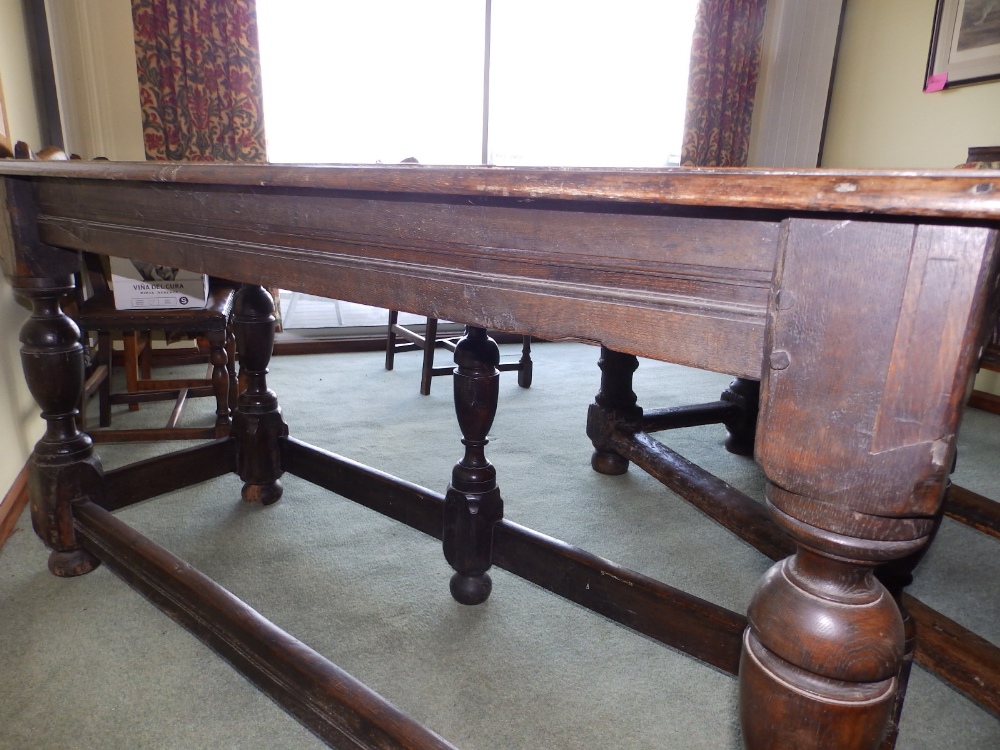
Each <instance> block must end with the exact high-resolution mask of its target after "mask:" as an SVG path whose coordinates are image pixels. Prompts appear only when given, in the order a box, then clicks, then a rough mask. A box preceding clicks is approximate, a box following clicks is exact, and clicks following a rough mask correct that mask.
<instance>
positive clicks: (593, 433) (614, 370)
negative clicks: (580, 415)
mask: <svg viewBox="0 0 1000 750" xmlns="http://www.w3.org/2000/svg"><path fill="white" fill-rule="evenodd" d="M597 365H598V367H600V368H601V389H600V391H598V393H597V396H596V397H595V398H594V403H593V404H591V405H590V408H589V409H588V411H587V437H589V438H590V441H591V442H592V443H593V444H594V453H593V455H592V456H591V458H590V465H591V467H592V468H593V469H594V471H596V472H597V473H599V474H609V475H611V476H617V475H619V474H624V473H625V472H626V471H628V463H629V462H628V459H626V458H625V457H624V456H621V455H620V454H618V453H617V452H615V451H614V450H613V449H612V447H611V439H610V438H611V435H612V434H613V433H614V432H615V431H616V430H617V429H618V428H619V426H620V425H622V424H623V423H628V424H630V425H634V426H635V428H636V429H639V423H640V422H641V421H642V409H641V408H640V407H639V406H637V405H636V401H637V399H636V395H635V393H634V392H633V391H632V375H633V373H634V372H635V371H636V370H637V369H638V367H639V360H638V359H637V358H636V357H635V356H633V355H631V354H622V353H621V352H616V351H614V350H613V349H608V348H607V347H605V346H602V347H601V357H600V359H599V360H598V361H597Z"/></svg>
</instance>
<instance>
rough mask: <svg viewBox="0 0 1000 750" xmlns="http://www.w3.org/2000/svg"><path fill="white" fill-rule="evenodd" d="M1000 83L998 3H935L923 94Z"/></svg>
mask: <svg viewBox="0 0 1000 750" xmlns="http://www.w3.org/2000/svg"><path fill="white" fill-rule="evenodd" d="M995 80H1000V0H938V1H937V7H936V9H935V12H934V31H933V34H932V35H931V48H930V54H929V55H928V59H927V74H926V76H925V89H924V90H925V91H938V90H940V89H942V88H952V87H955V86H966V85H970V84H974V83H985V82H987V81H995Z"/></svg>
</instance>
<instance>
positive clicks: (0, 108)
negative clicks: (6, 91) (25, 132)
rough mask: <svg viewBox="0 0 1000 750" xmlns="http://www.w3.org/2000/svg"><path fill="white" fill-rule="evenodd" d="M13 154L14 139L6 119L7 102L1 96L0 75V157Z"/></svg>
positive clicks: (1, 82) (0, 81) (0, 80)
mask: <svg viewBox="0 0 1000 750" xmlns="http://www.w3.org/2000/svg"><path fill="white" fill-rule="evenodd" d="M13 155H14V141H13V139H12V138H11V135H10V123H8V121H7V102H6V101H4V98H3V78H2V77H0V157H4V156H13Z"/></svg>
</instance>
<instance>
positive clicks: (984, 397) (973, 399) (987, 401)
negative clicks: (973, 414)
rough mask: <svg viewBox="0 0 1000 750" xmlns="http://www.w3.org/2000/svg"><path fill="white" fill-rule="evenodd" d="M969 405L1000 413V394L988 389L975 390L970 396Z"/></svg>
mask: <svg viewBox="0 0 1000 750" xmlns="http://www.w3.org/2000/svg"><path fill="white" fill-rule="evenodd" d="M969 406H971V407H973V408H974V409H982V410H983V411H988V412H990V413H991V414H1000V396H997V395H996V394H993V393H987V392H986V391H973V392H972V395H971V396H969Z"/></svg>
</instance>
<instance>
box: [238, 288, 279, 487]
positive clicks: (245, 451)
mask: <svg viewBox="0 0 1000 750" xmlns="http://www.w3.org/2000/svg"><path fill="white" fill-rule="evenodd" d="M274 326H275V317H274V301H273V300H272V299H271V295H270V294H268V292H267V290H265V289H264V288H263V287H261V286H257V285H253V284H244V285H243V287H241V288H240V291H239V292H237V294H236V300H235V302H234V304H233V328H234V329H235V333H236V348H237V350H238V351H239V353H240V364H241V371H242V375H243V377H245V378H246V390H244V391H243V393H242V394H240V396H239V398H238V399H237V403H236V412H235V414H234V415H233V433H232V434H233V436H234V437H235V438H236V440H237V443H238V448H237V451H236V471H237V473H238V474H239V476H240V479H242V480H243V482H244V484H243V490H242V497H243V500H244V501H246V502H249V503H260V504H261V505H271V504H272V503H276V502H278V500H279V499H281V494H282V491H283V489H282V486H281V482H280V481H279V477H280V476H281V474H282V473H283V470H282V468H281V452H280V448H279V445H278V441H279V440H280V439H281V438H283V437H287V436H288V426H287V425H286V424H285V423H284V421H283V420H282V418H281V408H280V407H279V406H278V397H277V396H276V395H275V394H274V391H271V390H270V389H268V387H267V366H268V364H269V363H270V361H271V352H272V350H273V348H274Z"/></svg>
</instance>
